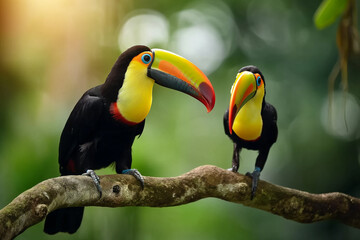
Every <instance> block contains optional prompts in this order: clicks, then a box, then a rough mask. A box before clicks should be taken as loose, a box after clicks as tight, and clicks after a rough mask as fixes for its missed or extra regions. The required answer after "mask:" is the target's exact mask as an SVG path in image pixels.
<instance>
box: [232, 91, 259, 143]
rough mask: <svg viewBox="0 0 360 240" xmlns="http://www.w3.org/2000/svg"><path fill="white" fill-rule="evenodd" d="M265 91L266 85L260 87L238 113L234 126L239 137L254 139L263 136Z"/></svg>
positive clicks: (248, 139)
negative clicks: (262, 115) (262, 113)
mask: <svg viewBox="0 0 360 240" xmlns="http://www.w3.org/2000/svg"><path fill="white" fill-rule="evenodd" d="M264 93H265V92H264V87H261V88H258V90H257V92H256V95H255V96H254V97H253V98H252V99H250V100H249V101H248V102H247V103H246V104H245V105H244V106H243V107H242V108H241V109H240V111H239V112H238V113H237V115H236V117H235V120H234V123H233V127H232V128H233V131H234V132H235V133H236V135H237V136H238V137H239V138H241V139H243V140H247V141H254V140H256V139H258V138H259V137H260V136H261V132H262V128H263V121H262V117H261V108H262V102H263V98H264Z"/></svg>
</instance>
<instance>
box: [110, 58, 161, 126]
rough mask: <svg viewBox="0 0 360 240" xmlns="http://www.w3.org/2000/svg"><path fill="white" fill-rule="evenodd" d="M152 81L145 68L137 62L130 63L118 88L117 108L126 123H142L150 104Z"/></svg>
mask: <svg viewBox="0 0 360 240" xmlns="http://www.w3.org/2000/svg"><path fill="white" fill-rule="evenodd" d="M153 86H154V80H153V79H151V78H149V77H148V76H147V67H146V66H144V64H142V63H140V62H139V61H131V62H130V64H129V66H128V68H127V71H126V73H125V78H124V83H123V85H122V87H121V88H120V91H119V94H118V99H117V102H116V103H117V104H116V105H117V108H118V110H119V112H120V114H121V115H122V117H124V118H125V119H126V120H127V121H130V122H133V123H140V122H142V121H143V120H144V119H145V118H146V116H147V115H148V113H149V111H150V108H151V103H152V90H153Z"/></svg>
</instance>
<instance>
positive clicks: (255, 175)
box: [246, 167, 261, 200]
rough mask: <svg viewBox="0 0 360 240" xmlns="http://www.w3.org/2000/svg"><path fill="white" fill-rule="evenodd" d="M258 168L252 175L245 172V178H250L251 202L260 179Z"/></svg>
mask: <svg viewBox="0 0 360 240" xmlns="http://www.w3.org/2000/svg"><path fill="white" fill-rule="evenodd" d="M260 171H261V170H260V168H258V167H256V168H255V170H254V171H253V172H252V173H249V172H247V173H246V176H248V177H251V178H252V185H251V198H250V199H251V200H253V198H254V196H255V192H256V189H257V185H258V182H259V179H260Z"/></svg>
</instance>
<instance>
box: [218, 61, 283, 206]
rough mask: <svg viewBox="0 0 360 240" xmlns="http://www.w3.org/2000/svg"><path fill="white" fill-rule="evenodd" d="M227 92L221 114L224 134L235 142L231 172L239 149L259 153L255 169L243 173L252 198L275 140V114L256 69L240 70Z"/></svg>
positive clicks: (237, 159) (262, 78) (244, 68)
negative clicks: (229, 90) (249, 182)
mask: <svg viewBox="0 0 360 240" xmlns="http://www.w3.org/2000/svg"><path fill="white" fill-rule="evenodd" d="M230 93H231V96H230V104H229V109H228V110H227V111H226V112H225V114H224V129H225V134H226V135H227V136H229V138H230V139H231V140H232V141H233V143H234V151H233V157H232V168H230V170H232V171H233V172H237V171H238V169H239V154H240V151H241V149H242V148H246V149H250V150H258V151H259V155H258V156H257V158H256V162H255V170H254V171H253V172H252V173H249V172H247V173H246V175H247V176H250V177H251V178H252V186H251V199H253V198H254V196H255V192H256V189H257V185H258V181H259V178H260V172H261V171H262V170H263V169H264V165H265V163H266V160H267V157H268V154H269V151H270V148H271V146H272V145H273V144H274V143H275V142H276V140H277V136H278V128H277V112H276V109H275V107H274V106H272V105H271V104H269V103H267V102H266V101H265V95H266V89H265V78H264V75H263V74H262V73H261V72H260V70H259V69H258V68H257V67H256V66H246V67H243V68H241V69H240V70H239V72H238V74H237V75H236V80H235V82H234V84H233V85H232V88H231V92H230Z"/></svg>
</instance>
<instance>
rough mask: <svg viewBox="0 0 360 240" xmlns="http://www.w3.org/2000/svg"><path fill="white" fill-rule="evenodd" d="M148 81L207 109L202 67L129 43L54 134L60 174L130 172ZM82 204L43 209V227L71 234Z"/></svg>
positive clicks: (147, 102)
mask: <svg viewBox="0 0 360 240" xmlns="http://www.w3.org/2000/svg"><path fill="white" fill-rule="evenodd" d="M154 83H157V84H159V85H162V86H165V87H168V88H172V89H175V90H178V91H181V92H184V93H186V94H189V95H191V96H193V97H195V98H196V99H198V100H199V101H200V102H202V103H203V104H204V105H205V106H206V108H207V110H208V112H209V111H211V110H212V108H213V107H214V104H215V93H214V89H213V87H212V85H211V83H210V81H209V79H208V78H207V77H206V76H205V74H204V73H203V72H201V71H200V70H199V69H198V68H197V67H196V66H195V65H194V64H192V63H191V62H190V61H188V60H186V59H185V58H183V57H180V56H178V55H176V54H174V53H171V52H168V51H165V50H160V49H152V50H151V49H149V48H148V47H146V46H134V47H131V48H129V49H128V50H126V51H125V52H123V53H122V54H121V55H120V57H119V58H118V59H117V61H116V62H115V64H114V66H113V67H112V69H111V71H110V73H109V75H108V77H107V79H106V81H105V83H104V84H102V85H99V86H97V87H94V88H91V89H90V90H88V91H86V92H85V93H84V95H83V96H82V97H81V98H80V100H79V101H78V102H77V104H76V105H75V107H74V109H73V110H72V112H71V114H70V116H69V118H68V120H67V122H66V124H65V127H64V130H63V132H62V134H61V138H60V146H59V164H60V173H61V175H73V174H82V173H84V172H87V174H88V175H89V176H91V177H92V178H93V180H94V182H95V183H96V185H97V188H98V190H99V192H100V196H101V188H100V185H99V179H98V177H97V176H96V174H95V173H94V172H93V171H92V170H93V169H100V168H104V167H107V166H109V165H110V164H112V163H115V170H116V172H117V173H123V174H131V175H134V176H135V177H136V178H137V179H138V180H139V181H140V184H141V185H142V187H143V186H144V181H143V178H142V176H141V174H140V173H139V172H138V171H137V170H136V169H131V162H132V157H131V146H132V144H133V141H134V139H135V137H136V136H140V135H141V133H142V131H143V129H144V124H145V117H146V116H147V115H148V113H149V111H150V107H151V103H152V90H153V85H154ZM83 212H84V208H83V207H72V208H63V209H57V210H55V211H53V212H51V213H50V214H48V216H47V218H46V221H45V226H44V231H45V232H46V233H48V234H55V233H57V232H68V233H74V232H76V231H77V229H78V228H79V227H80V224H81V220H82V216H83Z"/></svg>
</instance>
